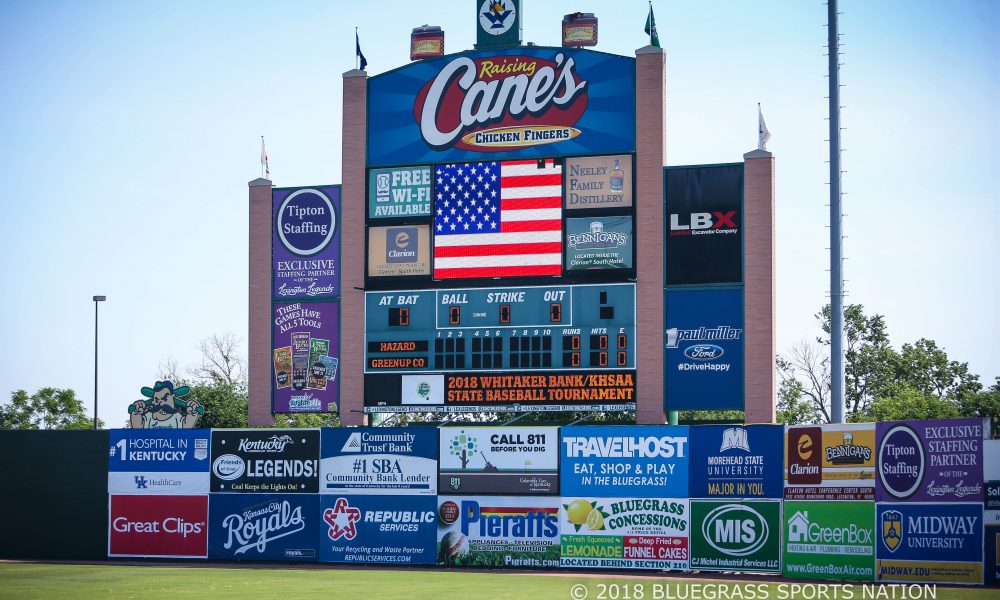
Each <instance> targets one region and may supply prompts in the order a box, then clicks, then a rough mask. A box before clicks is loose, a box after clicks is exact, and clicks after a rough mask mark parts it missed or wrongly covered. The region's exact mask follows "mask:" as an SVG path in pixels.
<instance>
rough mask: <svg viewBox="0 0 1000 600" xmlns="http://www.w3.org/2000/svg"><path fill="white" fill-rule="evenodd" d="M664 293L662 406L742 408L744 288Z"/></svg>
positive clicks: (698, 408) (670, 291)
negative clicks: (663, 381) (663, 396)
mask: <svg viewBox="0 0 1000 600" xmlns="http://www.w3.org/2000/svg"><path fill="white" fill-rule="evenodd" d="M664 294H665V298H664V312H665V315H664V323H665V324H666V332H665V336H664V337H665V340H664V346H665V350H664V356H665V360H666V365H665V368H664V379H665V380H666V382H665V386H664V387H665V396H666V397H665V398H664V406H665V407H666V408H667V409H668V410H706V409H736V410H743V290H742V289H710V290H668V291H666V292H664Z"/></svg>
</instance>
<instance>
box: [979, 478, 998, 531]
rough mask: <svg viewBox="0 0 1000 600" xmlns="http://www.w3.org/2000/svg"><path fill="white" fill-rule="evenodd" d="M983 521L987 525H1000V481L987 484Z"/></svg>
mask: <svg viewBox="0 0 1000 600" xmlns="http://www.w3.org/2000/svg"><path fill="white" fill-rule="evenodd" d="M983 509H984V510H985V512H984V513H983V519H984V521H985V522H986V524H987V525H1000V481H987V482H986V501H985V502H984V503H983Z"/></svg>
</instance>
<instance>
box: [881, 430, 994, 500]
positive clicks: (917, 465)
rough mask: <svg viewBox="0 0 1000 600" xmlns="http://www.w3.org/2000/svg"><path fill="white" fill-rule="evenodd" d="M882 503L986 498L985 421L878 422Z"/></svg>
mask: <svg viewBox="0 0 1000 600" xmlns="http://www.w3.org/2000/svg"><path fill="white" fill-rule="evenodd" d="M876 427H877V433H878V459H879V473H878V475H879V476H878V481H877V485H876V494H877V499H878V500H879V501H894V500H904V501H917V502H948V501H951V502H982V501H983V437H984V436H983V431H984V428H983V420H982V419H951V420H947V421H904V422H891V423H878V424H877V426H876Z"/></svg>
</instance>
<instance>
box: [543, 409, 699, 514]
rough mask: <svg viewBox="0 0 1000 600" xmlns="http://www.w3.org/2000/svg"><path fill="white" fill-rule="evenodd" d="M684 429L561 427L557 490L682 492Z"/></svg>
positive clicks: (641, 494) (639, 494)
mask: <svg viewBox="0 0 1000 600" xmlns="http://www.w3.org/2000/svg"><path fill="white" fill-rule="evenodd" d="M688 430H689V428H688V427H687V426H686V425H655V426H593V425H587V426H576V427H563V428H562V430H561V440H560V453H561V457H562V467H561V476H560V485H559V487H560V489H561V490H562V495H563V496H597V497H614V496H619V495H624V496H627V497H630V498H661V497H664V496H669V497H674V498H685V497H687V496H688V456H689V454H690V447H689V446H688Z"/></svg>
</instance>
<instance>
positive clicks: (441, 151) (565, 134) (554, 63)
mask: <svg viewBox="0 0 1000 600" xmlns="http://www.w3.org/2000/svg"><path fill="white" fill-rule="evenodd" d="M634 64H635V60H634V59H632V58H629V57H625V56H616V55H612V54H604V53H601V52H594V51H591V50H579V49H573V48H538V47H534V48H515V49H510V50H501V51H496V52H465V53H462V54H453V55H450V56H445V57H441V58H439V59H435V60H424V61H420V62H416V63H413V64H410V65H407V66H405V67H402V68H399V69H396V70H394V71H390V72H388V73H385V74H382V75H379V76H377V77H373V78H372V79H371V80H369V83H368V86H369V90H368V99H369V101H368V112H369V115H370V118H369V119H368V123H369V131H368V165H369V166H371V167H375V166H389V165H399V164H420V163H423V164H427V163H435V162H457V161H468V160H484V159H486V158H487V157H488V158H489V160H497V159H506V158H518V157H520V158H535V157H541V156H544V157H561V156H571V155H586V154H615V153H627V152H634V150H635V66H634ZM374 115H378V118H374Z"/></svg>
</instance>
